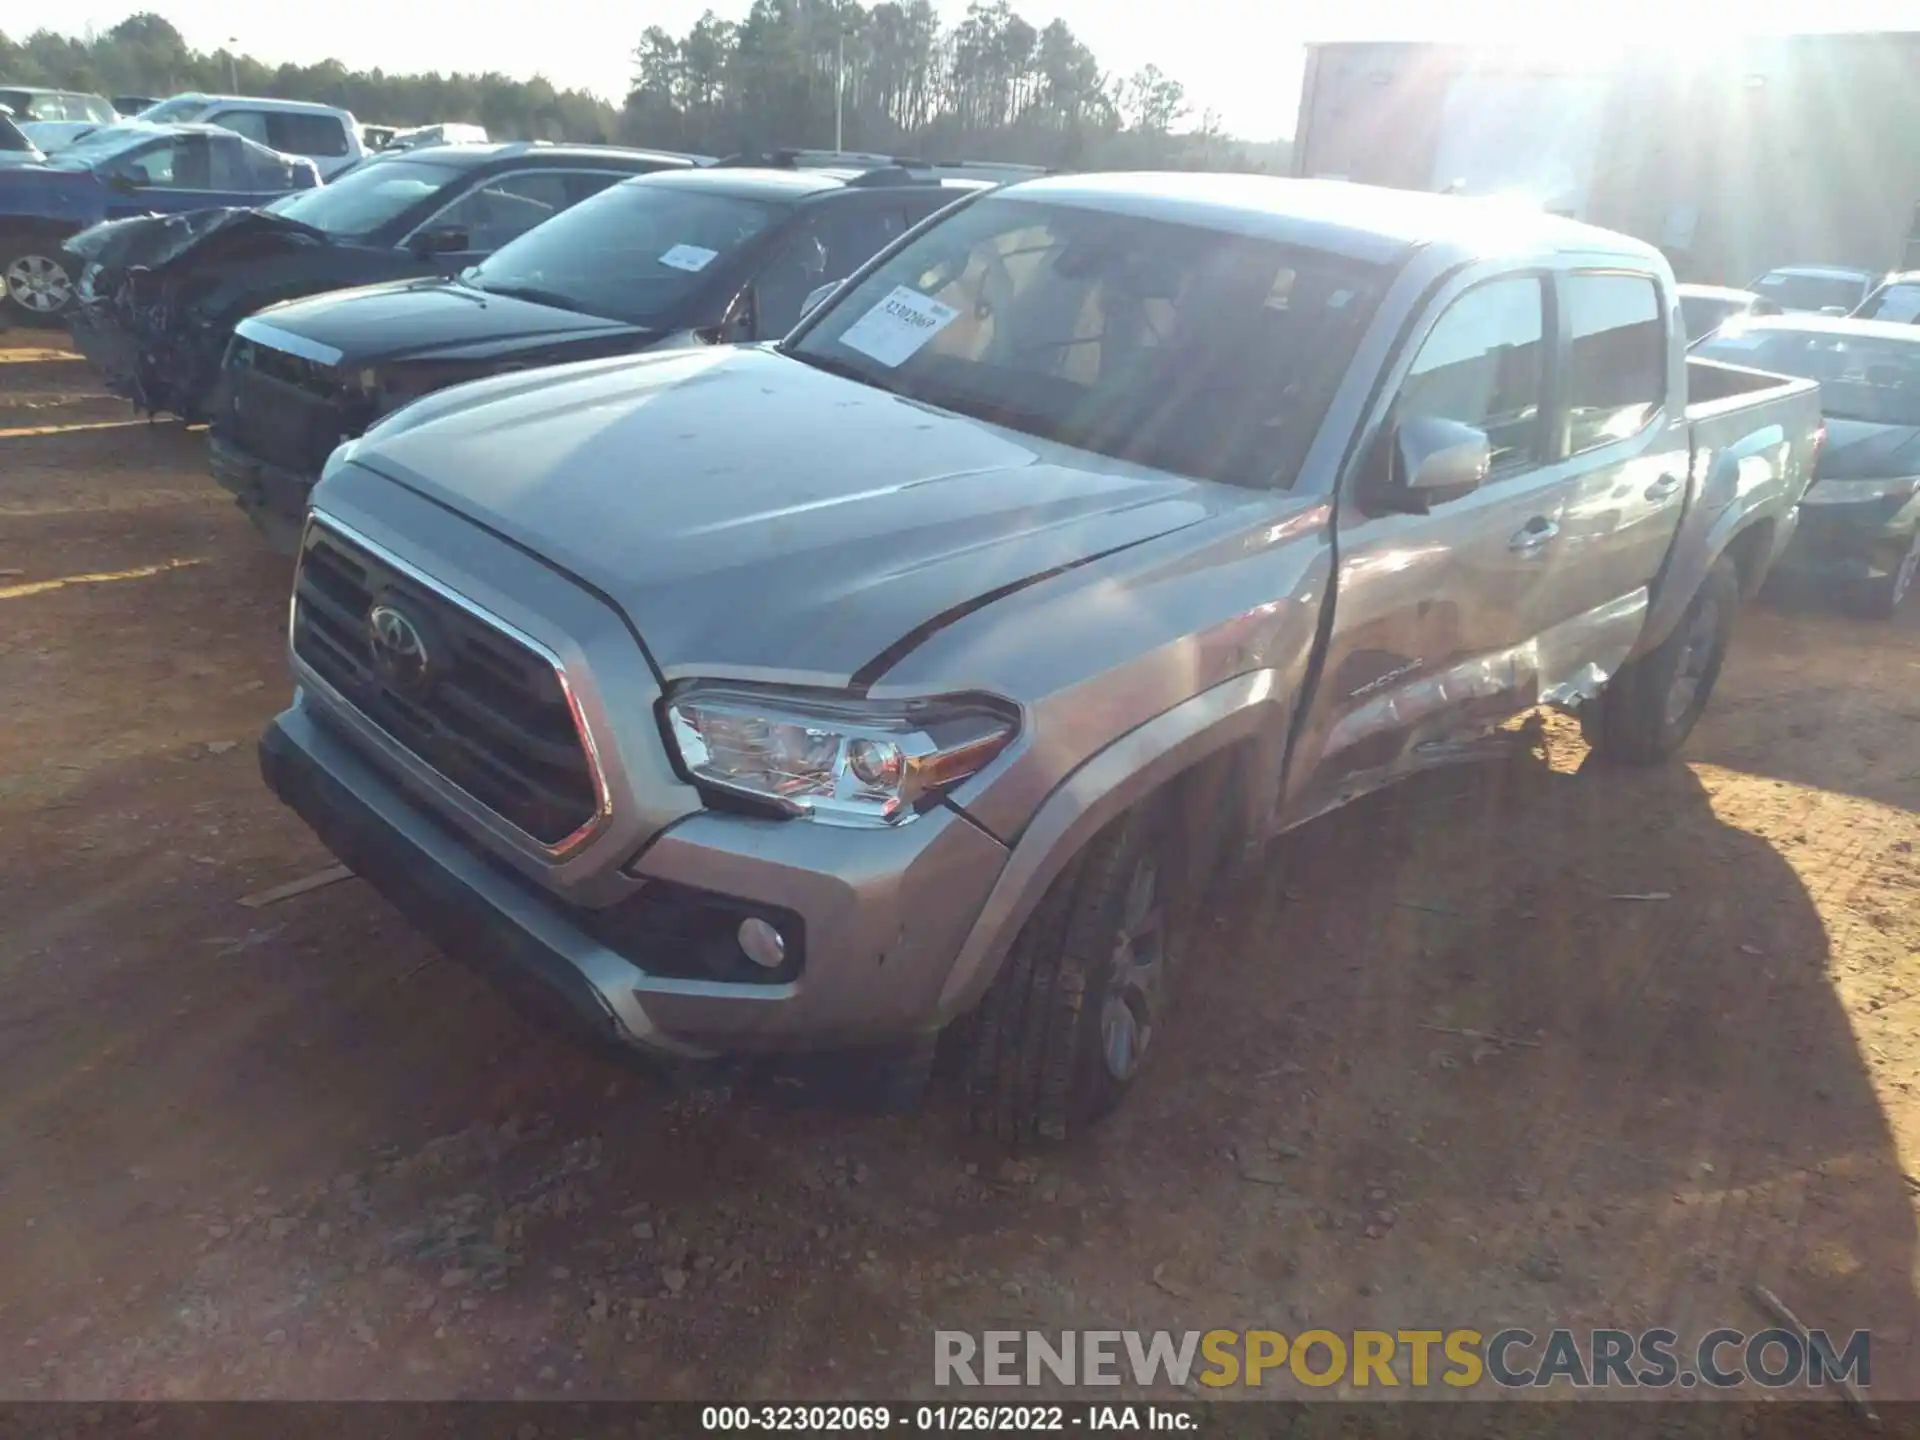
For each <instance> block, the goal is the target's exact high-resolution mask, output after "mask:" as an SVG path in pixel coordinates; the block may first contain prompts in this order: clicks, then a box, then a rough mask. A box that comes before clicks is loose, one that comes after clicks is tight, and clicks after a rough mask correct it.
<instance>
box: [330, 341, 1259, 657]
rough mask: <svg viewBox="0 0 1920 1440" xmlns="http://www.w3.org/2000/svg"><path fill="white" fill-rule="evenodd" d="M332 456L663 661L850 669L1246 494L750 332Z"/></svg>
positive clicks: (582, 376) (379, 433)
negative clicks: (988, 414) (531, 562)
mask: <svg viewBox="0 0 1920 1440" xmlns="http://www.w3.org/2000/svg"><path fill="white" fill-rule="evenodd" d="M336 459H337V461H350V462H352V463H355V464H358V465H360V466H363V467H365V468H367V469H370V470H373V471H375V472H377V473H380V474H383V475H385V476H387V477H388V478H389V479H392V480H395V481H398V482H399V483H401V484H404V485H407V486H409V487H411V488H413V489H415V490H418V491H420V492H421V493H423V494H426V495H428V496H430V497H432V498H433V499H435V500H437V501H438V502H440V503H441V504H443V505H445V506H447V507H449V508H450V509H453V510H455V511H457V512H460V513H463V514H465V515H467V516H469V517H471V518H472V519H473V520H475V521H477V522H478V523H480V524H481V525H484V526H486V527H487V528H489V529H490V530H493V531H495V532H496V533H498V534H500V535H502V536H505V537H506V538H508V539H510V540H511V541H513V542H515V543H516V544H519V545H521V546H524V547H526V548H527V549H529V550H531V551H532V552H534V553H535V554H537V555H539V556H541V557H542V558H544V559H545V560H547V561H548V562H549V563H551V564H553V565H556V566H558V567H561V568H562V569H565V570H567V571H569V572H571V573H572V574H573V575H574V576H576V577H577V578H578V579H580V580H581V581H583V582H585V583H586V584H587V585H589V586H591V587H593V588H594V589H596V590H598V591H599V592H600V593H601V594H602V595H604V596H606V597H608V598H609V599H610V600H611V601H612V602H613V603H614V604H615V605H617V606H619V607H620V608H621V609H622V610H623V611H624V612H625V613H626V616H627V618H628V620H629V621H630V622H631V623H632V624H633V626H634V628H635V629H636V630H637V631H638V632H639V634H640V636H641V638H642V640H643V641H644V642H645V644H646V646H647V649H648V652H649V654H650V655H651V656H652V658H653V661H654V663H655V665H656V666H657V667H658V668H659V669H660V671H661V672H662V674H663V675H664V676H665V677H666V678H669V679H672V678H677V677H682V676H686V675H691V674H710V675H716V676H725V677H731V678H761V679H770V680H787V681H791V682H794V683H808V684H827V685H847V684H853V685H856V686H858V685H863V684H867V683H871V682H872V681H874V680H876V679H878V678H879V676H880V675H881V674H883V673H884V672H885V670H886V668H887V667H888V666H889V665H890V664H892V663H893V662H894V661H895V660H897V659H898V658H899V657H900V656H902V655H904V654H905V653H906V652H907V650H909V649H911V647H912V644H913V643H915V642H916V640H917V639H920V638H924V637H925V636H927V635H930V634H931V633H933V632H934V631H936V630H937V629H939V628H940V626H941V625H942V624H944V623H946V622H947V621H949V620H952V619H957V618H958V617H960V616H962V615H965V614H967V613H968V612H970V611H972V610H976V609H978V608H980V607H981V606H982V605H985V604H988V603H991V602H992V601H994V600H995V599H997V598H1000V597H1002V596H1004V595H1006V594H1008V593H1010V592H1011V591H1013V590H1016V589H1019V588H1021V587H1022V586H1024V585H1026V584H1028V583H1030V582H1033V581H1036V580H1040V579H1045V578H1047V577H1048V576H1050V575H1053V574H1056V573H1058V572H1060V571H1062V570H1066V569H1070V568H1073V567H1076V566H1078V565H1080V564H1082V563H1085V562H1087V561H1090V560H1094V559H1097V558H1099V557H1101V556H1103V555H1108V554H1111V553H1113V552H1115V551H1118V550H1123V549H1126V548H1128V547H1130V546H1133V545H1137V544H1140V543H1141V542H1143V541H1146V540H1150V539H1153V538H1155V537H1157V536H1160V535H1165V534H1167V533H1169V532H1171V531H1174V530H1178V529H1181V528H1184V527H1186V526H1190V525H1194V524H1197V523H1199V522H1200V521H1201V520H1203V519H1205V518H1206V517H1208V516H1209V515H1211V514H1214V513H1218V512H1220V511H1224V510H1227V509H1231V508H1236V507H1238V506H1240V505H1243V504H1246V503H1248V501H1249V500H1251V499H1252V498H1254V497H1253V495H1252V493H1251V492H1247V491H1242V490H1236V489H1233V488H1231V487H1228V486H1222V485H1214V484H1210V483H1206V482H1201V481H1194V480H1187V479H1183V478H1180V477H1177V476H1173V475H1169V474H1166V473H1165V472H1163V471H1158V470H1150V469H1146V468H1144V467H1139V466H1133V465H1128V464H1126V463H1124V462H1120V461H1112V460H1106V459H1104V458H1102V457H1097V456H1093V455H1090V454H1088V453H1087V452H1084V451H1080V450H1075V449H1071V448H1069V447H1066V446H1060V445H1054V444H1051V443H1048V442H1045V441H1040V440H1036V439H1034V438H1032V437H1030V436H1026V435H1022V434H1020V433H1018V432H1015V431H1010V430H1006V429H1002V428H1000V427H997V426H993V425H988V424H985V423H982V422H979V421H975V420H970V419H965V418H962V417H959V416H955V415H952V414H949V413H947V412H945V411H940V410H936V409H932V408H930V407H928V406H924V405H921V404H918V403H916V402H913V401H908V400H903V399H900V398H899V397H897V396H893V395H890V394H888V393H886V392H884V391H881V390H876V389H873V388H871V387H868V386H865V385H861V384H859V383H857V382H854V381H851V380H845V379H841V378H839V377H836V376H832V375H828V374H825V373H823V372H821V371H818V370H815V369H813V368H812V367H810V366H807V365H805V364H802V363H801V362H799V361H797V360H792V359H788V358H787V357H785V356H783V355H780V354H778V353H776V352H774V351H771V350H765V349H759V348H744V349H737V348H731V347H714V348H700V349H677V350H670V351H665V352H655V353H654V354H651V355H646V356H641V357H639V358H636V359H622V360H615V361H596V362H586V363H582V364H576V365H572V366H568V367H565V368H562V369H558V370H549V371H544V372H535V373H530V374H523V375H506V376H501V377H497V378H494V379H490V380H482V381H479V382H476V383H474V384H470V385H464V386H459V387H456V388H454V389H452V390H446V391H441V392H439V393H438V394H435V395H431V396H428V397H426V398H425V399H423V400H420V401H417V402H415V403H414V404H412V405H409V406H407V407H404V408H403V409H401V410H399V411H396V412H394V414H392V415H391V416H389V417H388V418H387V419H386V420H385V421H383V422H381V423H380V424H378V425H376V426H375V427H374V428H373V429H372V430H370V431H368V433H367V434H366V436H365V437H363V438H362V439H361V440H359V441H357V442H355V443H354V444H353V445H351V446H349V447H345V448H344V449H343V450H342V452H341V453H340V455H339V456H337V457H336ZM326 490H327V486H326V483H325V481H324V480H323V481H322V483H321V485H320V487H319V488H318V490H316V492H315V495H314V503H315V505H316V507H317V508H320V509H323V510H324V509H325V508H326Z"/></svg>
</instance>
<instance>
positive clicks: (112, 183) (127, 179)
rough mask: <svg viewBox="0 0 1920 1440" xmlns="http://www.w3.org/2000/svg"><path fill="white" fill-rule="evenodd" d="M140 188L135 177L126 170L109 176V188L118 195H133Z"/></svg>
mask: <svg viewBox="0 0 1920 1440" xmlns="http://www.w3.org/2000/svg"><path fill="white" fill-rule="evenodd" d="M139 188H140V186H139V183H138V182H137V181H135V179H134V178H133V177H132V176H131V175H128V174H126V173H124V172H121V173H118V174H114V175H109V176H107V189H109V190H111V191H113V193H114V194H116V195H132V194H134V193H135V192H136V191H138V190H139Z"/></svg>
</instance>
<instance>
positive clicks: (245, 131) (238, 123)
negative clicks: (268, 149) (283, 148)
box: [213, 110, 278, 149]
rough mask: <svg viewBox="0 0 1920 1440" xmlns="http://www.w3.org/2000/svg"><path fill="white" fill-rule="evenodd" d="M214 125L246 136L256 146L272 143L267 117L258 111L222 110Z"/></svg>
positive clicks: (214, 120)
mask: <svg viewBox="0 0 1920 1440" xmlns="http://www.w3.org/2000/svg"><path fill="white" fill-rule="evenodd" d="M213 123H214V124H216V125H218V126H219V127H220V128H221V129H222V130H231V131H233V133H234V134H236V135H244V136H246V137H247V139H249V140H251V141H253V143H254V144H256V145H267V144H270V143H271V142H270V141H269V140H268V139H267V117H266V116H265V115H264V114H262V113H261V112H260V111H258V110H222V111H221V112H220V113H219V114H218V115H216V116H214V117H213ZM275 148H276V149H277V148H278V147H277V146H276V147H275Z"/></svg>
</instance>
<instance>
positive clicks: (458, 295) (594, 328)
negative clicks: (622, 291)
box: [260, 277, 661, 367]
mask: <svg viewBox="0 0 1920 1440" xmlns="http://www.w3.org/2000/svg"><path fill="white" fill-rule="evenodd" d="M260 319H261V320H262V321H263V322H264V323H266V324H268V325H271V326H273V327H274V328H275V329H277V330H287V331H291V332H292V333H293V334H295V335H298V336H300V337H301V338H302V339H305V340H308V341H311V342H313V343H315V344H317V345H322V346H325V347H326V348H327V349H329V350H332V351H335V352H337V353H338V354H339V356H340V359H339V360H338V361H337V362H336V363H338V364H340V365H343V366H347V367H353V366H359V365H385V364H389V363H392V362H396V361H405V360H423V359H435V360H483V359H494V358H498V357H500V356H503V355H508V354H517V353H518V352H520V351H523V350H524V351H541V352H545V351H547V350H549V349H550V348H551V347H553V346H556V345H558V346H560V347H562V348H563V349H564V348H565V347H566V346H567V345H568V344H569V343H574V342H577V343H581V344H591V343H595V342H617V341H622V340H625V341H630V342H631V343H630V344H628V345H626V346H625V348H626V349H628V350H632V349H638V348H640V347H641V346H642V345H644V344H646V343H648V342H649V341H651V340H654V339H657V338H659V335H660V333H661V332H659V331H650V330H646V329H643V328H642V327H640V326H637V325H629V324H627V323H625V322H624V321H620V320H606V319H602V318H601V317H600V316H598V315H582V314H580V313H579V312H578V311H575V310H561V309H558V308H557V307H555V306H552V305H539V304H535V303H534V302H532V301H529V300H516V299H514V298H513V297H512V296H508V295H493V294H489V293H487V292H486V291H483V290H475V289H473V288H472V287H471V286H467V285H460V284H456V283H454V282H451V281H447V280H443V279H440V278H438V277H431V278H428V279H422V280H411V281H403V282H399V283H395V284H386V285H367V286H363V287H362V288H360V289H357V290H337V291H334V292H332V293H330V294H326V295H315V296H313V297H311V298H308V299H303V300H290V301H288V302H286V303H285V304H282V305H274V306H270V307H269V308H268V309H266V310H263V311H261V312H260ZM602 353H604V352H602Z"/></svg>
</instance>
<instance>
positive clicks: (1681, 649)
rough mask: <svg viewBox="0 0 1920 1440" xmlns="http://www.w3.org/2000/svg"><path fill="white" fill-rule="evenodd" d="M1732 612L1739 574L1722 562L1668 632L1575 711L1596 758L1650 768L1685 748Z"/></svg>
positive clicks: (1728, 635) (1716, 674) (1722, 651)
mask: <svg viewBox="0 0 1920 1440" xmlns="http://www.w3.org/2000/svg"><path fill="white" fill-rule="evenodd" d="M1739 609H1740V572H1739V571H1738V570H1737V569H1735V568H1734V564H1733V561H1732V560H1731V559H1728V558H1725V557H1723V558H1722V559H1721V560H1719V561H1718V562H1717V563H1716V564H1715V565H1714V567H1713V568H1712V569H1711V570H1709V571H1708V572H1707V577H1706V579H1704V580H1702V581H1701V582H1700V588H1699V590H1697V591H1696V592H1694V597H1693V599H1692V601H1691V602H1690V603H1689V604H1688V605H1687V609H1686V613H1685V614H1683V615H1682V616H1681V617H1680V623H1679V624H1677V625H1675V626H1674V627H1673V633H1672V634H1671V635H1669V636H1668V637H1667V638H1666V639H1665V640H1663V641H1661V642H1660V644H1659V645H1658V646H1657V647H1656V648H1654V649H1652V650H1649V651H1648V652H1647V653H1646V654H1645V655H1642V656H1641V657H1640V658H1639V659H1638V660H1634V661H1631V662H1629V663H1628V664H1626V665H1624V666H1622V667H1621V669H1620V673H1619V674H1617V675H1615V676H1614V677H1613V679H1612V680H1610V681H1608V682H1607V686H1606V688H1605V689H1604V690H1602V691H1601V692H1600V696H1599V698H1598V699H1597V700H1594V701H1590V702H1588V703H1587V704H1585V705H1582V706H1581V707H1580V728H1581V730H1582V732H1583V733H1584V734H1585V735H1586V738H1587V744H1588V745H1589V746H1591V747H1592V749H1593V752H1594V753H1595V754H1596V755H1597V756H1599V757H1600V758H1601V759H1603V760H1607V761H1617V762H1620V763H1624V764H1629V765H1655V764H1658V763H1659V762H1661V761H1663V760H1667V759H1669V758H1671V757H1672V756H1673V754H1674V753H1675V752H1676V751H1678V750H1679V748H1680V747H1681V746H1682V745H1684V744H1686V743H1687V736H1689V735H1691V734H1692V733H1693V727H1694V725H1695V723H1696V722H1697V721H1698V720H1699V719H1700V715H1701V712H1702V711H1704V710H1705V709H1706V708H1707V700H1708V699H1709V697H1711V696H1712V694H1713V686H1714V682H1715V681H1716V680H1718V679H1719V678H1720V666H1721V664H1722V662H1723V661H1725V659H1726V656H1727V645H1728V643H1729V642H1730V641H1731V640H1732V638H1733V621H1734V616H1735V615H1736V614H1738V613H1739Z"/></svg>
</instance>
